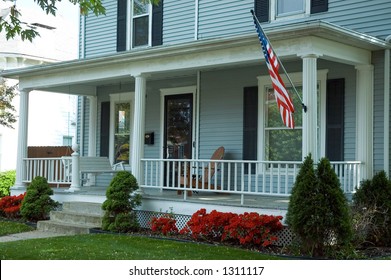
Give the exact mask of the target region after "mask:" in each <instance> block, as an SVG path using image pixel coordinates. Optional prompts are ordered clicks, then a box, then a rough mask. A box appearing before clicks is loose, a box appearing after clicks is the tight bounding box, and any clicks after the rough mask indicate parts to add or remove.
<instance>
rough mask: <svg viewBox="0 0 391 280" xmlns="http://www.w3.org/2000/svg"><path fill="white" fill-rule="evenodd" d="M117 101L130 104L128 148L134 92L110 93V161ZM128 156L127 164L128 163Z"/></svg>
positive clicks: (132, 118) (131, 132) (112, 157)
mask: <svg viewBox="0 0 391 280" xmlns="http://www.w3.org/2000/svg"><path fill="white" fill-rule="evenodd" d="M119 103H129V104H130V121H129V125H130V127H129V148H130V149H131V147H132V139H133V130H134V127H133V120H134V92H126V93H114V94H110V136H109V137H110V139H109V159H110V162H112V163H115V155H114V153H115V147H114V144H115V118H116V116H115V107H116V104H119ZM130 160H131V159H130V158H129V164H130Z"/></svg>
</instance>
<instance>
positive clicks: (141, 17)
mask: <svg viewBox="0 0 391 280" xmlns="http://www.w3.org/2000/svg"><path fill="white" fill-rule="evenodd" d="M132 3H133V5H132V7H133V9H132V26H133V28H132V31H133V32H132V34H133V37H132V47H141V46H148V45H149V34H150V32H149V30H150V28H149V27H150V24H149V12H150V5H149V4H148V3H146V2H145V1H143V0H132Z"/></svg>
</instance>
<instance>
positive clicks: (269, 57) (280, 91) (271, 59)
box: [254, 16, 295, 128]
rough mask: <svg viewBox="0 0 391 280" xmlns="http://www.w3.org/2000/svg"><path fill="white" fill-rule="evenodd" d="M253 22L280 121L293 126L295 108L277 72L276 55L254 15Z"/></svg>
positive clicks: (289, 126)
mask: <svg viewBox="0 0 391 280" xmlns="http://www.w3.org/2000/svg"><path fill="white" fill-rule="evenodd" d="M254 24H255V28H256V30H257V33H258V37H259V41H260V42H261V45H262V51H263V54H264V56H265V60H266V65H267V68H268V69H269V74H270V78H271V79H272V84H273V89H274V96H275V98H276V102H277V105H278V108H279V110H280V114H281V118H282V121H283V122H284V124H285V126H286V127H288V128H294V127H295V123H294V120H293V113H294V112H295V108H294V107H293V102H292V99H291V97H290V95H289V94H288V92H287V90H286V87H285V84H284V82H283V81H282V79H281V76H280V74H279V73H278V69H279V68H280V64H279V62H278V59H277V56H276V54H275V53H274V51H273V49H272V47H271V46H270V44H269V41H268V40H267V38H266V36H265V34H264V33H263V30H262V28H261V27H260V26H259V23H258V22H257V19H256V18H255V16H254Z"/></svg>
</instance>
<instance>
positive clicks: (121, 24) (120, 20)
mask: <svg viewBox="0 0 391 280" xmlns="http://www.w3.org/2000/svg"><path fill="white" fill-rule="evenodd" d="M126 3H127V0H118V1H117V52H121V51H125V50H126V13H127V5H126Z"/></svg>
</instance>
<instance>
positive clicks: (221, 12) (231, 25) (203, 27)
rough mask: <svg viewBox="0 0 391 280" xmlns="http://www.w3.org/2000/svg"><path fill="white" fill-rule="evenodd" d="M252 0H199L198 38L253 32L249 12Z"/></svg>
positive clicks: (251, 7) (252, 4) (252, 5)
mask: <svg viewBox="0 0 391 280" xmlns="http://www.w3.org/2000/svg"><path fill="white" fill-rule="evenodd" d="M253 8H254V0H240V1H238V0H226V1H209V0H199V28H198V38H199V39H207V38H213V37H222V36H228V35H234V34H241V33H247V32H251V31H254V27H253V22H252V17H251V14H250V10H251V9H253Z"/></svg>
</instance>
